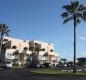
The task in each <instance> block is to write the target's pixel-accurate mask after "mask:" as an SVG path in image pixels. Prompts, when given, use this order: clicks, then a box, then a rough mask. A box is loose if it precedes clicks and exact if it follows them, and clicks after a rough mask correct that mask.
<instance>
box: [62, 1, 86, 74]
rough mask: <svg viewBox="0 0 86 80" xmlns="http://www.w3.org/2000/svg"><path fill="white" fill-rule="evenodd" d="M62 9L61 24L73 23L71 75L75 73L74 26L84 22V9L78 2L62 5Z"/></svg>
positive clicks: (85, 8)
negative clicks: (62, 20) (72, 64)
mask: <svg viewBox="0 0 86 80" xmlns="http://www.w3.org/2000/svg"><path fill="white" fill-rule="evenodd" d="M63 9H65V12H63V13H62V14H61V16H62V18H64V22H63V24H65V23H67V22H69V21H71V20H73V22H74V67H73V73H75V72H76V26H77V24H78V23H80V22H81V20H86V18H85V17H84V16H83V13H86V7H85V6H84V5H82V4H79V2H78V1H74V2H72V1H71V4H70V5H64V6H63Z"/></svg>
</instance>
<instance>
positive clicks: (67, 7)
mask: <svg viewBox="0 0 86 80" xmlns="http://www.w3.org/2000/svg"><path fill="white" fill-rule="evenodd" d="M62 8H63V9H65V10H66V11H67V12H71V11H70V10H71V6H70V5H64V6H63V7H62Z"/></svg>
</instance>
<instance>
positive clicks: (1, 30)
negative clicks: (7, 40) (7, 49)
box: [0, 24, 10, 61]
mask: <svg viewBox="0 0 86 80" xmlns="http://www.w3.org/2000/svg"><path fill="white" fill-rule="evenodd" d="M9 31H10V30H9V29H8V26H6V24H0V45H1V57H2V54H3V37H4V35H6V36H9V35H8V33H9ZM3 60H4V58H3V57H2V58H1V61H3Z"/></svg>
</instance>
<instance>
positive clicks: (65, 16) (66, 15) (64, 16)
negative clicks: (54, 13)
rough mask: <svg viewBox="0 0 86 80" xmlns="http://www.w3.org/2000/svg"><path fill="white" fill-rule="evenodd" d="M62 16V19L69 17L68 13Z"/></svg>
mask: <svg viewBox="0 0 86 80" xmlns="http://www.w3.org/2000/svg"><path fill="white" fill-rule="evenodd" d="M61 16H62V18H67V17H68V16H69V15H68V13H67V12H64V13H62V14H61Z"/></svg>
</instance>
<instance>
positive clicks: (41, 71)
mask: <svg viewBox="0 0 86 80" xmlns="http://www.w3.org/2000/svg"><path fill="white" fill-rule="evenodd" d="M31 72H33V73H39V74H58V75H86V73H82V72H76V73H73V72H68V71H58V70H53V69H36V70H32V71H31Z"/></svg>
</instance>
